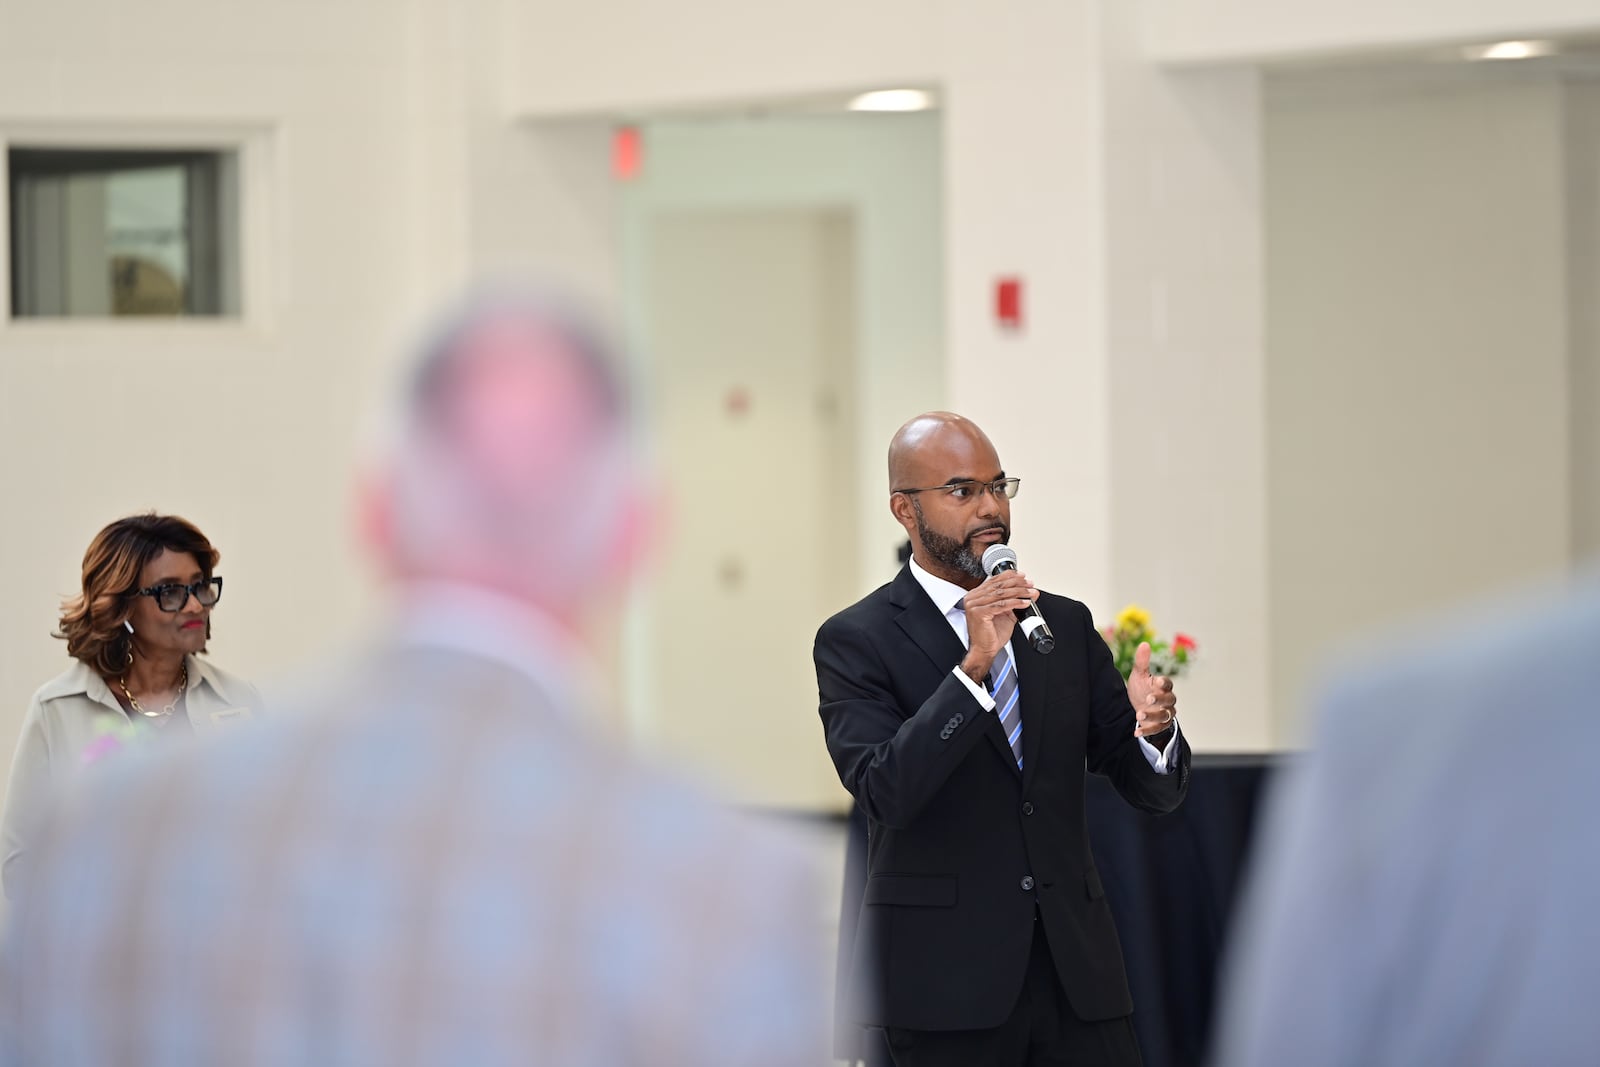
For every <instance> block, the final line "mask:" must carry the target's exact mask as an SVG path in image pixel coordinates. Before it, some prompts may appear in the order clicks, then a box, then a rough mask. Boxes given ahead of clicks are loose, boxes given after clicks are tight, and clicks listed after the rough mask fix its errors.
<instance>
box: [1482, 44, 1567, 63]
mask: <svg viewBox="0 0 1600 1067" xmlns="http://www.w3.org/2000/svg"><path fill="white" fill-rule="evenodd" d="M1556 51H1557V48H1556V43H1555V42H1554V41H1500V42H1497V43H1495V44H1474V45H1468V46H1467V47H1465V48H1463V49H1462V50H1461V54H1462V56H1463V57H1465V58H1466V59H1469V60H1474V61H1476V60H1481V59H1539V58H1541V57H1543V56H1553V55H1555V54H1556Z"/></svg>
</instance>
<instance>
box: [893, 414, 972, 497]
mask: <svg viewBox="0 0 1600 1067" xmlns="http://www.w3.org/2000/svg"><path fill="white" fill-rule="evenodd" d="M995 455H996V453H995V450H994V445H993V444H992V443H991V442H990V441H989V437H988V435H987V434H985V433H984V432H983V431H982V430H980V429H978V425H977V423H975V422H973V421H972V420H971V419H969V418H967V417H965V416H963V415H957V414H956V413H955V412H953V411H929V412H926V413H924V414H921V415H918V416H917V417H916V418H914V419H912V420H910V421H909V422H907V423H906V424H905V425H904V426H902V427H900V429H899V430H897V431H895V435H894V438H893V439H892V440H891V441H890V442H889V489H890V491H891V492H893V491H896V490H900V489H911V488H925V487H927V486H930V485H944V484H945V483H946V482H947V481H949V480H951V479H953V478H960V477H970V478H977V479H982V478H986V477H992V475H986V474H981V473H971V474H962V473H959V472H952V473H950V474H944V475H941V476H940V477H939V478H938V479H937V480H936V481H928V480H927V479H928V478H930V477H933V475H934V474H935V473H936V471H937V470H943V469H944V468H945V467H947V466H949V463H950V461H951V460H957V461H958V462H960V461H961V459H962V458H964V459H965V460H966V461H969V462H976V461H978V460H982V459H984V458H986V457H993V456H995ZM991 465H993V464H991Z"/></svg>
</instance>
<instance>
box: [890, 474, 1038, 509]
mask: <svg viewBox="0 0 1600 1067" xmlns="http://www.w3.org/2000/svg"><path fill="white" fill-rule="evenodd" d="M1021 484H1022V479H1021V478H997V479H995V480H994V481H992V482H980V481H975V480H974V479H971V478H963V479H961V480H960V481H955V482H951V483H950V484H948V485H930V486H927V487H925V488H922V489H896V490H895V492H897V493H944V494H946V495H947V496H949V497H950V499H951V500H955V501H958V502H960V503H963V504H965V503H970V502H971V501H974V500H976V499H978V497H979V496H981V495H983V493H985V492H989V493H993V494H994V498H995V499H996V500H999V499H1000V498H1001V497H1004V498H1005V499H1007V500H1015V499H1016V496H1017V486H1019V485H1021Z"/></svg>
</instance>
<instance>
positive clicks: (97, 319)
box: [0, 122, 274, 336]
mask: <svg viewBox="0 0 1600 1067" xmlns="http://www.w3.org/2000/svg"><path fill="white" fill-rule="evenodd" d="M13 148H20V149H49V150H76V151H91V152H93V151H104V152H140V151H151V152H226V153H233V154H234V157H235V159H236V160H237V170H238V181H237V183H236V185H237V188H236V195H237V197H238V204H237V205H236V207H237V210H236V212H235V213H234V215H233V218H234V220H235V221H236V224H237V226H238V228H239V232H238V238H237V239H238V247H239V264H238V270H239V308H238V312H237V314H229V315H161V316H141V315H60V316H39V315H28V316H18V315H16V314H15V309H14V308H13V307H12V299H11V295H12V291H11V266H12V264H11V255H12V248H11V214H12V207H11V202H10V189H11V174H10V153H11V149H13ZM273 149H274V130H273V128H272V127H271V126H268V125H264V124H237V125H209V124H206V125H200V124H195V125H182V126H177V125H173V126H165V125H161V126H158V125H150V124H143V123H127V124H123V123H118V124H114V125H112V124H98V123H70V124H69V123H49V124H45V123H26V122H6V123H0V201H3V203H0V247H3V248H4V249H5V254H4V255H0V336H3V335H5V334H27V333H71V334H75V335H79V334H81V335H92V334H98V333H106V332H112V333H128V332H135V331H136V332H139V333H140V334H142V335H146V334H149V333H152V332H162V331H170V332H173V333H176V334H180V335H193V334H216V333H225V334H237V333H240V332H246V333H267V332H270V331H271V322H270V319H269V309H270V308H271V307H272V306H273V301H272V295H273V294H272V292H271V289H270V283H271V279H272V277H273V273H274V272H273V271H272V269H271V262H270V256H269V249H270V248H271V247H272V242H271V240H270V234H271V232H272V215H273V197H272V193H273V184H274V183H273V182H272V181H271V177H272V175H273V172H274V160H273V156H274V151H273Z"/></svg>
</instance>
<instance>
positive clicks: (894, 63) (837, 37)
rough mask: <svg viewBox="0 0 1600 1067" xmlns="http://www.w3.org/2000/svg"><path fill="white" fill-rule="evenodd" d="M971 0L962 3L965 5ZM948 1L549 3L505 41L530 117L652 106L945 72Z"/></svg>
mask: <svg viewBox="0 0 1600 1067" xmlns="http://www.w3.org/2000/svg"><path fill="white" fill-rule="evenodd" d="M972 2H973V0H962V2H961V3H960V4H958V5H955V6H966V5H968V4H971V3H972ZM949 6H951V5H949V4H947V3H945V2H943V0H873V2H872V3H859V2H856V0H805V2H796V0H779V2H771V0H765V2H761V3H749V2H747V0H689V2H678V3H672V4H663V3H656V2H654V0H588V2H586V3H583V4H573V3H567V2H558V0H542V2H531V3H522V4H518V5H516V6H515V9H514V11H513V14H512V18H513V22H512V24H511V27H510V29H509V31H508V32H507V34H506V36H505V39H504V41H503V44H504V45H505V47H506V48H508V49H510V50H511V51H512V52H513V53H514V54H515V55H516V56H517V59H518V61H517V62H516V63H515V64H514V66H513V70H514V71H515V75H514V77H513V78H512V79H511V80H509V81H508V83H507V92H508V94H509V96H508V99H509V101H510V106H511V107H512V108H513V109H514V110H515V111H517V112H518V113H522V114H529V115H571V114H580V115H581V114H593V113H600V112H622V113H627V112H630V111H653V110H655V109H658V108H661V107H663V106H669V105H674V106H675V105H685V104H718V105H720V104H721V103H725V102H726V101H728V100H739V99H753V98H764V97H782V96H788V95H796V94H809V93H816V92H822V91H829V90H844V89H852V88H856V87H867V88H873V87H878V86H880V85H881V84H884V83H888V84H893V83H897V82H899V83H911V84H919V83H924V82H931V81H936V80H938V79H939V78H940V76H941V75H942V74H944V72H945V63H946V58H945V55H946V51H947V46H946V43H945V41H946V38H945V32H944V18H943V14H944V10H945V9H946V8H947V7H949Z"/></svg>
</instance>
